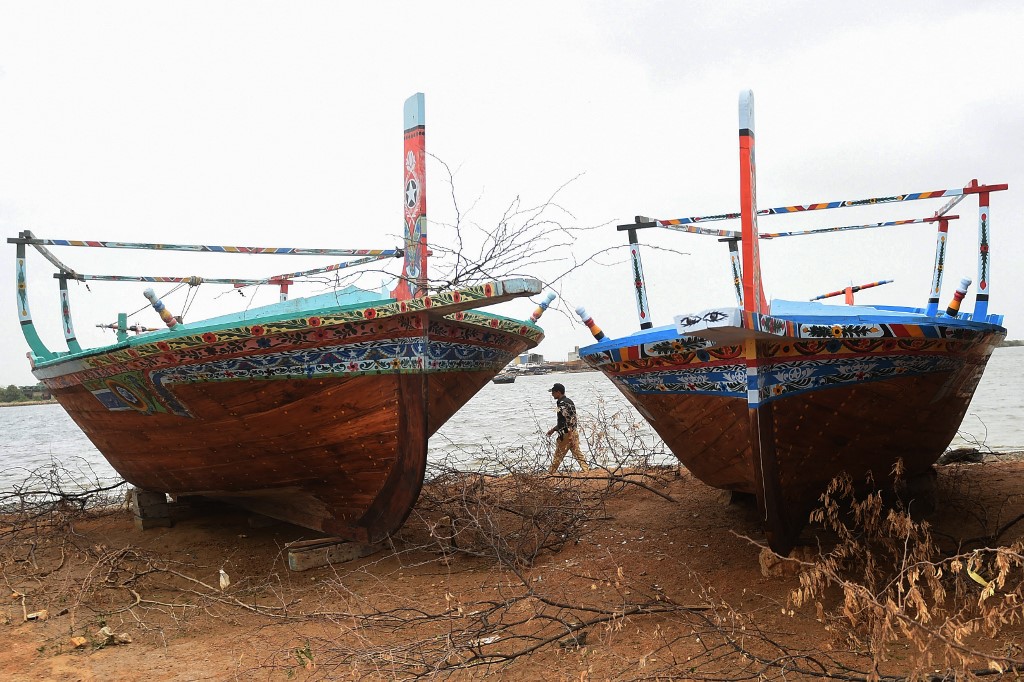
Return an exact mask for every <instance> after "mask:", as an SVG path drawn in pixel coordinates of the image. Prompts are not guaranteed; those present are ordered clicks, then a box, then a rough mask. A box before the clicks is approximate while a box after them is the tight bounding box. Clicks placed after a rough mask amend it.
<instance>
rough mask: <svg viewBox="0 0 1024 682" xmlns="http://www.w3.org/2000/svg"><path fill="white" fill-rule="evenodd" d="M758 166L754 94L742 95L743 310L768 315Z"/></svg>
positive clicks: (750, 92)
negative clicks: (760, 227)
mask: <svg viewBox="0 0 1024 682" xmlns="http://www.w3.org/2000/svg"><path fill="white" fill-rule="evenodd" d="M756 173H757V164H756V163H755V161H754V93H753V91H751V90H744V91H743V92H741V93H740V224H741V226H742V235H743V237H742V239H743V244H742V249H743V310H744V311H745V312H748V313H757V314H759V315H767V314H768V302H767V301H766V300H765V298H764V287H763V286H762V285H761V251H760V249H759V248H758V243H759V242H760V239H759V237H758V233H757V180H756Z"/></svg>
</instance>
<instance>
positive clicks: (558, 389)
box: [550, 384, 565, 393]
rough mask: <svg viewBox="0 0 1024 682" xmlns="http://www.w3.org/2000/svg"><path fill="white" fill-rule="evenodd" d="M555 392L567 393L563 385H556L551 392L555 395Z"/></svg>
mask: <svg viewBox="0 0 1024 682" xmlns="http://www.w3.org/2000/svg"><path fill="white" fill-rule="evenodd" d="M555 391H558V392H559V393H565V386H563V385H562V384H555V385H554V386H552V387H551V391H550V392H551V393H554V392H555Z"/></svg>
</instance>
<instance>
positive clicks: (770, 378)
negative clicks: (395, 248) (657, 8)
mask: <svg viewBox="0 0 1024 682" xmlns="http://www.w3.org/2000/svg"><path fill="white" fill-rule="evenodd" d="M753 152H754V117H753V95H752V93H750V92H749V91H748V92H745V93H743V94H742V95H741V99H740V190H741V191H740V196H741V210H740V211H738V212H733V213H725V214H719V215H712V216H705V217H693V218H680V219H673V220H652V219H649V218H645V217H642V216H638V217H637V218H636V221H635V222H634V223H632V224H628V225H621V226H619V229H620V230H621V231H625V232H627V233H628V234H629V242H630V251H631V256H632V274H633V282H634V285H635V289H636V302H637V314H638V317H639V319H640V327H641V328H640V330H639V331H638V332H636V333H633V334H631V335H628V336H624V337H621V338H617V339H608V338H605V337H604V333H603V332H602V331H601V330H600V329H599V328H598V327H597V326H596V325H595V324H594V322H593V320H592V319H591V318H590V317H589V316H588V315H587V314H586V312H585V311H583V310H582V309H581V310H580V314H581V317H582V318H583V319H584V321H585V322H586V323H588V326H590V328H591V330H592V332H593V333H594V336H595V337H596V338H597V339H598V341H599V342H598V343H597V344H595V345H591V346H588V347H586V348H582V349H580V357H581V359H583V360H584V361H585V362H586V363H588V364H589V365H590V366H592V367H595V368H596V369H599V370H601V371H602V372H603V373H604V374H605V375H606V376H608V377H609V378H610V379H611V380H612V381H613V382H614V383H615V385H616V386H617V387H618V389H619V390H620V391H621V392H622V393H623V395H625V396H626V397H627V398H628V399H629V400H630V402H632V404H633V405H634V406H636V408H637V409H638V410H639V411H640V413H641V414H642V415H644V417H645V418H646V419H647V420H648V421H649V422H650V424H651V426H652V427H653V428H654V429H655V431H657V433H658V434H659V435H660V436H661V437H662V438H663V439H664V440H665V443H666V444H667V445H668V447H669V448H671V450H672V452H673V453H674V454H675V455H676V456H677V457H678V458H679V460H680V461H681V462H682V463H683V464H684V465H685V466H686V467H687V468H688V469H690V470H691V471H692V472H693V473H694V475H695V476H697V477H698V478H700V479H701V480H703V481H704V482H706V483H708V484H709V485H712V486H715V487H718V488H723V489H726V490H733V491H739V492H744V493H751V494H753V495H756V497H757V501H758V505H759V507H760V511H761V513H762V515H763V519H764V524H765V530H766V534H767V539H768V542H769V544H770V546H771V547H772V548H773V549H774V550H775V551H777V552H780V553H786V552H788V551H789V550H790V549H791V548H792V546H793V544H794V543H795V542H796V540H797V538H798V536H799V534H800V531H801V529H803V528H804V527H805V525H806V523H807V521H808V513H809V512H810V511H811V510H812V509H813V507H814V506H815V505H816V504H817V502H818V498H819V495H820V494H821V493H822V492H823V491H824V489H825V487H826V486H827V485H828V483H829V481H830V480H831V479H832V478H833V477H834V476H836V475H837V474H839V473H840V472H843V471H845V472H847V473H849V474H850V475H851V476H852V477H853V478H854V480H863V479H864V477H865V476H866V475H867V474H868V472H871V474H872V475H873V477H874V478H875V480H876V481H878V482H879V483H885V482H886V481H888V480H889V479H890V476H891V474H892V471H893V468H894V465H895V463H896V462H897V460H902V461H903V466H904V469H905V474H904V475H905V476H906V477H914V476H916V475H920V474H923V473H925V472H927V471H928V470H929V468H930V467H931V465H932V464H933V463H934V462H935V460H936V459H937V458H938V457H939V456H940V455H941V454H942V452H943V450H944V449H945V448H946V446H947V445H948V444H949V443H950V441H951V440H952V438H953V437H954V436H955V435H956V431H957V428H958V427H959V426H960V423H961V421H962V420H963V417H964V414H965V412H966V410H967V408H968V405H969V404H970V401H971V397H972V395H973V394H974V390H975V388H976V387H977V385H978V381H979V380H980V378H981V376H982V372H983V371H984V368H985V365H986V363H987V361H988V358H989V356H990V354H991V353H992V350H993V349H994V348H995V347H996V346H997V345H998V344H999V343H1000V341H1002V339H1003V338H1004V337H1005V335H1006V330H1005V329H1004V328H1003V327H1002V321H1003V317H1002V315H998V314H992V313H989V312H988V302H989V294H990V292H991V286H992V282H991V276H990V275H991V273H990V270H989V259H990V253H989V230H990V228H991V212H990V207H989V197H990V194H991V193H993V192H997V191H1001V190H1005V189H1007V186H1006V185H983V184H979V183H978V182H976V181H972V182H971V183H970V184H968V185H967V186H965V187H958V188H955V189H947V190H938V191H931V192H915V193H907V194H899V195H892V196H885V197H875V198H871V199H863V200H850V201H831V202H816V203H812V204H803V205H796V206H783V207H778V208H770V209H762V210H760V211H759V210H758V209H757V207H756V205H755V196H756V192H755V189H754V187H755V173H754V171H755V166H754V153H753ZM967 196H977V197H978V200H979V213H978V215H979V218H978V221H979V229H978V235H979V237H978V247H977V248H978V277H977V281H978V293H977V296H976V301H975V306H974V310H973V312H966V311H961V310H960V302H961V301H962V300H963V298H964V295H965V294H966V289H967V286H968V285H969V283H970V280H964V281H962V282H961V285H960V287H958V289H957V291H956V293H955V294H954V295H953V297H952V302H951V303H950V305H949V306H948V307H946V308H944V309H941V310H940V308H939V305H938V304H939V300H940V293H941V288H942V275H943V270H944V269H945V265H944V264H945V256H946V235H947V230H948V227H949V221H951V220H954V219H955V218H957V217H958V216H954V215H950V213H949V212H950V210H951V209H952V208H953V207H954V206H955V205H956V204H957V203H958V202H959V201H960V200H962V199H963V198H965V197H967ZM938 198H945V199H947V203H946V204H945V205H944V206H942V207H941V208H940V209H939V210H937V211H936V212H935V213H934V215H931V216H928V217H926V218H921V219H906V220H897V221H891V222H884V223H871V224H865V225H848V226H843V227H827V228H821V229H812V230H799V231H792V232H776V233H767V232H760V231H758V229H757V217H758V216H764V215H774V214H785V213H794V212H804V211H817V210H825V209H838V208H845V207H855V206H863V205H869V204H870V205H875V204H884V203H894V204H895V203H902V202H907V201H914V200H920V199H938ZM729 219H740V220H741V230H740V231H738V232H734V231H730V230H721V229H714V228H711V227H705V226H704V223H707V222H712V221H719V220H729ZM913 223H921V224H932V225H934V226H936V227H937V230H938V232H937V238H936V254H935V266H934V270H933V276H932V283H931V289H930V294H929V297H928V302H927V304H926V305H925V306H924V307H911V306H891V305H875V306H866V305H854V304H853V295H854V294H855V293H856V291H857V290H859V289H863V288H868V287H870V286H877V285H879V284H882V283H884V282H873V283H871V284H868V285H861V286H860V287H852V286H851V287H847V288H846V289H843V290H839V291H835V292H831V293H829V294H825V295H823V296H820V297H816V298H825V297H831V296H833V295H845V297H846V302H847V305H827V304H823V303H818V302H816V301H803V302H799V301H784V300H773V301H772V302H771V304H770V305H769V303H768V301H766V300H765V296H764V293H763V289H762V286H761V263H760V255H759V249H758V243H759V241H760V240H761V239H774V238H782V237H796V236H799V235H809V234H816V233H822V232H837V231H845V230H860V229H873V228H884V227H892V226H896V225H908V224H913ZM655 227H661V228H666V229H671V230H676V231H681V232H687V233H692V234H702V235H710V236H714V237H717V238H719V240H721V241H724V242H726V243H727V245H728V246H729V252H730V255H731V258H730V261H731V273H730V274H731V275H732V279H733V281H734V283H735V290H736V297H737V305H736V306H733V307H730V306H724V307H716V308H706V309H704V310H699V309H698V311H695V312H693V313H685V314H681V315H676V316H675V318H674V321H675V324H673V325H670V326H663V327H655V326H654V325H653V324H652V323H651V320H650V308H649V305H648V303H647V295H646V282H645V280H644V276H643V269H642V266H641V261H640V245H639V240H638V238H637V232H638V231H639V230H641V229H645V228H655Z"/></svg>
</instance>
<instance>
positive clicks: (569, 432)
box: [547, 384, 590, 474]
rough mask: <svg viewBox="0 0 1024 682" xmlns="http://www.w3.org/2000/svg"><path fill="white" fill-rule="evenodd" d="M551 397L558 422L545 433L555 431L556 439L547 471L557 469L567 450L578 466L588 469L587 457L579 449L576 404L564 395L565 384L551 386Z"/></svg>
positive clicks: (549, 434) (549, 433)
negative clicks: (553, 400)
mask: <svg viewBox="0 0 1024 682" xmlns="http://www.w3.org/2000/svg"><path fill="white" fill-rule="evenodd" d="M551 397H552V398H554V399H555V406H556V407H557V409H558V423H557V424H555V426H553V427H552V428H551V429H550V430H549V431H548V433H547V435H548V436H549V437H550V436H551V434H553V433H556V432H557V433H558V441H557V442H556V443H555V455H554V457H552V458H551V466H550V467H549V468H548V473H549V474H553V473H555V472H556V471H558V466H559V465H560V464H561V463H562V459H563V458H564V457H565V452H566V451H567V450H570V451H572V455H573V457H575V458H576V461H577V462H579V463H580V468H581V469H583V471H590V467H589V466H587V459H586V457H584V456H583V452H582V451H581V450H580V434H579V431H578V430H577V423H576V404H575V403H573V401H572V400H570V399H569V398H566V397H565V386H563V385H562V384H555V385H554V386H552V387H551Z"/></svg>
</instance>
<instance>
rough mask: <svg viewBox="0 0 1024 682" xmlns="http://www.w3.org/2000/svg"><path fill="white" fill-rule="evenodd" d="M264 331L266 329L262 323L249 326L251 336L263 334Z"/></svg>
mask: <svg viewBox="0 0 1024 682" xmlns="http://www.w3.org/2000/svg"><path fill="white" fill-rule="evenodd" d="M266 332H267V330H266V329H264V328H263V325H261V324H254V325H253V326H252V327H250V328H249V333H251V334H252V335H253V336H263V335H264V334H265V333H266Z"/></svg>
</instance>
